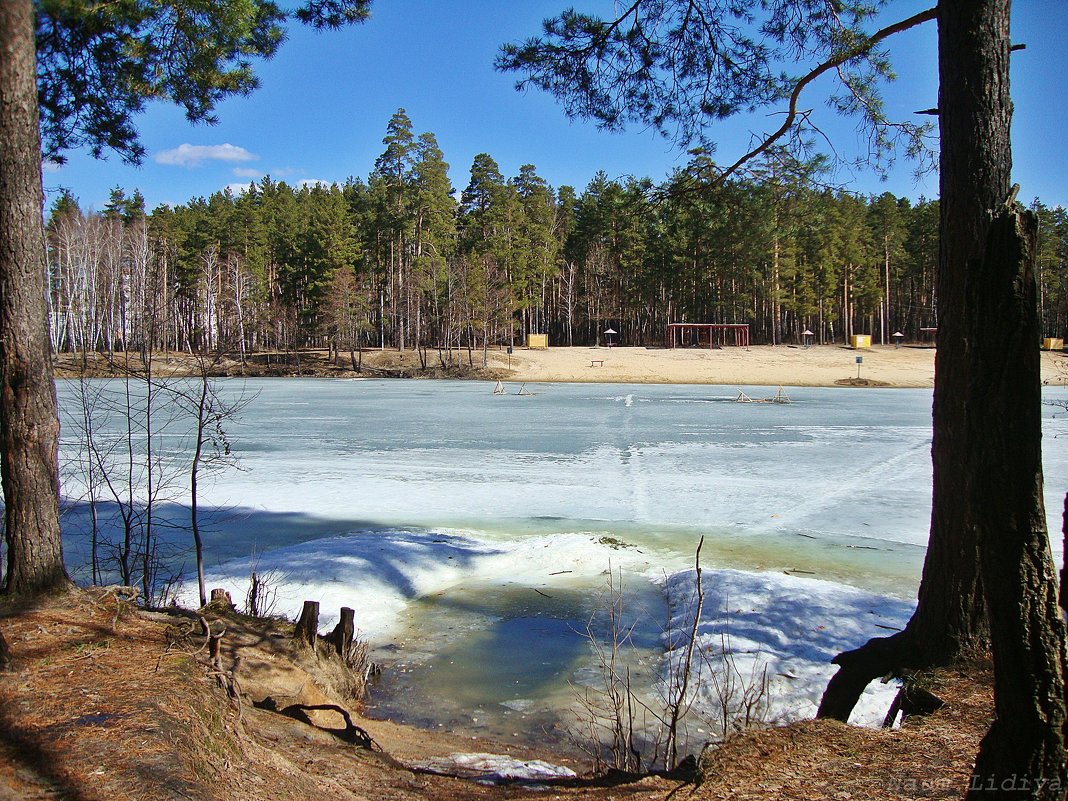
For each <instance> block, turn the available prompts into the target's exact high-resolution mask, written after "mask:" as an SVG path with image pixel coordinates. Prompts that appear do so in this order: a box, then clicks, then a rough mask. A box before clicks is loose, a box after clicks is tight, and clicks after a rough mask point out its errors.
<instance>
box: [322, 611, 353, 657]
mask: <svg viewBox="0 0 1068 801" xmlns="http://www.w3.org/2000/svg"><path fill="white" fill-rule="evenodd" d="M355 615H356V613H355V611H354V610H352V609H350V608H349V607H347V606H343V607H341V619H340V620H339V621H338V622H337V625H336V626H334V630H333V631H332V632H330V636H329V637H327V639H328V640H330V642H332V643H333V644H334V650H336V651H337V654H338V656H340V657H341V658H342V659H344V658H345V654H347V653H348V652H349V647H350V646H351V645H352V638H353V635H354V634H355V633H356V627H355V624H354V622H353V620H354V618H355Z"/></svg>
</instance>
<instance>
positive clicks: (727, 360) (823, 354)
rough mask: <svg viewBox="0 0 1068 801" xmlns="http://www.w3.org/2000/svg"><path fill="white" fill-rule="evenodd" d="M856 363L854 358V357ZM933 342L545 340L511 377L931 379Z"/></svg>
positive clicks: (822, 381)
mask: <svg viewBox="0 0 1068 801" xmlns="http://www.w3.org/2000/svg"><path fill="white" fill-rule="evenodd" d="M858 356H859V357H862V358H863V360H864V361H863V363H862V364H860V365H858V364H857V363H856V359H857V357H858ZM507 359H508V357H507V355H506V354H499V353H491V354H490V360H491V366H498V367H503V368H507ZM934 359H935V349H934V348H920V347H903V348H894V347H892V346H888V347H879V346H875V347H872V348H867V349H863V350H853V349H851V348H846V347H843V346H840V345H838V346H835V345H821V346H813V347H811V348H798V347H791V346H784V345H780V346H777V347H772V346H767V345H758V346H753V347H751V348H750V349H749V350H746V349H744V348H733V347H730V348H722V349H716V350H708V349H707V348H679V349H653V348H649V349H647V348H604V347H602V348H590V347H586V348H550V349H548V350H528V349H525V348H522V349H516V350H515V352H514V353H513V354H512V357H511V369H512V375H511V376H510V378H511V380H514V381H576V382H584V381H589V382H603V383H668V384H726V385H737V386H749V385H757V386H776V385H780V384H781V385H782V386H794V387H831V386H843V385H845V386H849V385H851V384H856V383H857V382H856V381H855V379H856V378H857V369H858V367H859V369H860V377H861V379H863V380H865V383H866V384H867V385H869V386H888V387H933V386H934V373H935V367H934ZM1066 379H1068V358H1066V357H1065V354H1063V353H1052V352H1048V353H1043V354H1042V380H1043V383H1044V384H1047V385H1062V384H1064V383H1065V381H1066Z"/></svg>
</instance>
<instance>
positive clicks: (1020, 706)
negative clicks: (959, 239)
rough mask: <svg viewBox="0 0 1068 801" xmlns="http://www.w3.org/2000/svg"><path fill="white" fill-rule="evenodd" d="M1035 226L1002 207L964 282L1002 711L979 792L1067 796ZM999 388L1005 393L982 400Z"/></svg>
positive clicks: (977, 771)
mask: <svg viewBox="0 0 1068 801" xmlns="http://www.w3.org/2000/svg"><path fill="white" fill-rule="evenodd" d="M1037 236H1038V220H1037V218H1036V217H1035V215H1034V214H1032V213H1030V212H1025V211H1016V210H1009V209H1005V210H1002V211H1001V212H1000V213H999V215H998V216H997V217H995V219H994V223H993V226H992V228H991V232H990V237H989V240H988V243H987V244H988V246H987V253H986V257H985V258H984V259H983V261H982V262H981V263H979V264H977V265H975V269H974V270H973V271H972V272H971V273H970V275H969V280H968V287H967V294H968V297H969V304H970V305H971V306H972V307H973V308H974V309H975V311H976V316H975V317H974V318H973V320H972V324H971V326H970V331H969V341H970V342H971V343H972V347H974V348H976V349H977V350H979V351H983V352H985V353H986V354H987V356H986V358H984V359H981V360H979V361H978V363H977V364H976V368H975V369H974V371H973V372H972V375H971V383H970V386H969V391H968V395H967V398H968V400H969V402H970V404H971V406H972V414H971V418H970V420H969V425H970V426H971V427H972V429H973V435H974V437H975V440H976V442H977V445H978V447H977V448H976V453H975V456H974V459H973V462H972V464H973V465H974V468H973V469H970V470H969V471H968V477H969V480H970V482H971V485H972V486H971V489H970V493H969V494H970V496H971V497H973V498H978V497H984V498H987V499H988V502H987V504H986V506H985V509H984V511H985V514H984V516H983V517H982V518H978V519H977V520H976V532H977V536H978V542H979V549H980V553H981V554H982V574H983V586H984V587H985V589H986V602H987V609H988V610H989V614H990V635H991V645H992V651H993V656H994V711H995V715H994V723H993V725H992V726H991V728H990V731H989V732H988V733H987V735H986V737H984V738H983V742H982V745H981V746H980V748H979V755H978V757H977V759H976V764H975V768H974V771H973V775H972V783H971V787H970V788H969V793H968V798H972V799H976V798H987V797H991V796H995V797H1006V798H1010V797H1011V798H1043V799H1045V798H1049V799H1053V798H1062V797H1063V795H1064V789H1065V788H1066V787H1068V784H1066V778H1068V776H1066V774H1065V770H1064V759H1065V753H1064V749H1065V722H1066V712H1065V696H1064V693H1065V686H1064V679H1065V661H1066V655H1065V630H1064V620H1063V619H1062V617H1061V614H1060V608H1059V604H1058V598H1057V589H1058V587H1057V578H1056V568H1055V567H1054V564H1053V557H1052V555H1051V554H1050V549H1049V537H1048V535H1047V532H1046V514H1045V509H1044V505H1043V501H1042V447H1041V446H1042V414H1041V404H1042V390H1041V386H1040V383H1039V381H1038V374H1039V355H1040V354H1039V351H1038V342H1039V338H1040V333H1041V327H1040V324H1039V320H1038V304H1037V287H1036V281H1035V276H1034V255H1035V244H1036V240H1037ZM992 389H994V390H998V391H996V393H995V394H996V396H997V397H1001V398H1004V400H1003V401H1002V402H1000V403H983V402H981V400H980V399H981V398H983V397H984V396H985V395H987V394H988V393H990V391H991V390H992ZM1025 785H1026V786H1025Z"/></svg>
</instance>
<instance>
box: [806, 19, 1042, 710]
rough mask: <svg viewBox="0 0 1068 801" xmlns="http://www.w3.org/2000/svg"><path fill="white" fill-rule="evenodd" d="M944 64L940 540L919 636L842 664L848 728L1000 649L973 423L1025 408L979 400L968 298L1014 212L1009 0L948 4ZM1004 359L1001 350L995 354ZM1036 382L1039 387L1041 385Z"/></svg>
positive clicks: (840, 699) (884, 641)
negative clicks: (974, 490)
mask: <svg viewBox="0 0 1068 801" xmlns="http://www.w3.org/2000/svg"><path fill="white" fill-rule="evenodd" d="M938 62H939V87H940V89H939V126H940V142H941V171H940V193H941V197H940V202H939V213H940V220H939V231H940V238H939V256H938V260H939V262H938V274H937V278H936V287H937V298H938V350H937V351H936V354H935V388H934V405H933V410H932V412H933V413H932V419H933V438H932V444H931V460H932V468H933V470H932V472H933V492H932V499H931V535H930V539H929V541H928V545H927V555H926V558H925V561H924V565H923V578H922V580H921V582H920V590H919V597H918V603H917V605H916V612H915V613H914V614H913V616H912V619H911V620H910V621H909V624H908V626H906V628H905V630H904V631H903V632H901V633H899V634H896V635H894V636H892V637H880V638H875V639H873V640H871V641H870V642H869V643H868V644H866V645H864V646H862V647H861V648H858V649H857V650H855V651H848V652H846V653H843V654H839V655H838V656H837V657H835V659H834V662H835V664H838V665H840V666H841V668H840V670H839V671H838V673H837V674H836V675H835V676H834V678H833V679H831V682H830V684H828V686H827V691H826V692H825V693H824V696H823V700H822V702H821V704H820V709H819V712H818V713H817V714H818V716H820V717H833V718H837V719H839V720H846V719H847V718H848V717H849V713H850V712H851V711H852V709H853V707H854V706H855V705H856V702H857V699H858V698H859V697H860V693H861V692H863V690H864V688H865V687H866V686H867V685H868V683H869V682H871V681H872V680H874V679H876V678H878V677H880V676H885V675H887V674H888V673H900V672H901V671H902V670H905V669H909V668H925V667H931V666H933V665H940V664H948V663H950V662H952V661H954V660H955V659H957V658H959V657H961V656H962V655H965V654H967V653H969V652H971V651H975V650H979V649H982V648H985V647H986V646H987V645H988V644H989V629H988V624H987V613H986V605H985V597H984V595H983V591H982V582H981V580H980V561H981V560H980V554H979V543H978V540H977V535H976V529H975V525H974V521H975V520H982V519H984V518H985V517H986V516H987V507H988V505H989V504H990V503H992V502H993V501H994V500H995V499H993V498H990V497H982V496H978V497H973V496H970V495H969V485H968V476H969V474H970V473H971V471H973V470H974V469H975V464H976V463H975V454H976V450H977V448H978V447H980V446H981V442H979V441H977V439H978V440H981V439H982V437H983V434H984V432H983V431H982V430H980V429H976V428H974V427H970V426H969V415H970V414H972V413H973V412H974V413H978V414H982V410H981V409H980V408H977V406H978V407H983V406H989V407H991V408H994V409H1001V410H1004V409H1008V408H1011V403H1012V402H1013V399H1012V396H1011V394H1010V395H1006V394H1005V393H1006V392H1009V393H1011V392H1012V389H1011V387H1006V385H1004V384H1003V383H999V384H998V386H996V387H990V388H988V392H987V393H986V394H985V395H982V396H980V397H977V398H972V399H971V400H970V401H969V399H968V398H967V390H968V386H969V382H970V376H971V374H972V372H973V370H974V369H975V368H976V365H977V364H979V362H980V361H981V360H982V359H984V358H986V357H988V356H992V355H993V354H990V353H986V352H984V351H981V350H979V349H976V348H972V347H969V342H968V339H967V336H966V327H967V325H968V322H969V321H970V320H972V319H975V315H976V310H975V309H974V308H972V307H971V306H970V304H971V303H973V302H974V299H972V298H968V297H967V296H966V295H965V289H964V287H965V283H966V280H967V276H968V273H969V271H970V270H971V269H973V266H974V265H975V264H978V263H979V262H980V261H981V260H982V258H983V249H984V244H985V243H986V241H987V234H988V231H989V228H990V221H991V217H992V211H993V210H994V209H1000V208H1003V207H1004V206H1005V202H1006V200H1007V198H1008V196H1009V188H1010V173H1011V169H1012V149H1011V146H1010V142H1009V125H1010V122H1011V120H1012V101H1011V99H1010V97H1009V3H1008V0H943V2H941V3H940V4H939V16H938ZM981 322H987V321H981ZM1003 347H1005V345H1004V344H1003V343H998V344H997V345H996V347H995V350H996V349H997V348H1003ZM1035 347H1037V344H1036V345H1035ZM1034 381H1035V384H1036V386H1037V383H1038V374H1037V373H1036V374H1035V377H1034ZM976 435H978V437H977V436H976Z"/></svg>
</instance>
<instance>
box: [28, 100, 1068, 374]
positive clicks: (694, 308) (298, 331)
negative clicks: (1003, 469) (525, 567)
mask: <svg viewBox="0 0 1068 801" xmlns="http://www.w3.org/2000/svg"><path fill="white" fill-rule="evenodd" d="M383 142H384V144H385V151H384V152H383V153H382V155H381V156H380V157H379V158H378V160H377V161H376V163H375V168H374V170H373V171H372V173H371V174H370V176H369V177H368V178H367V180H366V182H365V181H363V180H360V179H358V178H353V179H349V181H348V182H346V183H345V184H344V185H343V186H339V185H333V186H321V185H313V186H303V187H299V188H298V187H292V186H288V185H287V184H285V183H282V182H276V181H272V180H271V179H270V178H265V179H263V180H262V181H261V182H259V183H258V184H252V185H250V186H249V188H248V190H247V191H246V192H244V193H238V194H234V193H231V192H229V191H227V192H219V193H216V194H214V195H212V196H211V197H209V198H207V199H204V198H197V199H195V200H192V201H190V202H189V203H187V204H185V205H182V206H178V207H165V206H162V207H160V208H157V209H156V210H155V211H153V212H151V213H150V214H146V210H145V207H144V200H143V198H142V197H141V196H140V194H139V193H136V192H135V193H134V194H133V195H132V196H130V197H127V195H126V193H125V192H124V191H122V190H120V189H116V190H114V191H113V192H112V195H111V200H110V202H109V203H108V204H107V205H106V206H105V207H104V209H103V210H102V211H100V212H98V213H97V212H93V213H88V212H86V211H85V210H83V209H81V208H79V205H78V203H77V201H76V200H75V199H74V198H73V197H71V196H70V195H63V196H61V197H60V198H59V199H58V200H57V201H56V202H55V203H54V204H53V206H52V208H51V211H50V217H49V223H48V243H49V271H50V288H51V292H50V299H51V312H52V342H53V345H54V347H55V349H56V350H57V351H60V350H72V351H77V350H83V349H87V350H98V351H108V352H113V351H122V350H142V349H145V348H150V349H177V350H193V351H227V352H231V353H240V354H242V355H244V354H247V353H249V352H254V351H257V350H265V349H271V350H279V349H290V348H301V347H308V346H315V347H333V348H336V349H337V350H341V351H348V350H354V349H358V348H362V347H379V346H381V347H390V348H400V349H414V348H417V347H419V348H423V347H467V348H484V347H487V346H495V345H501V344H509V343H511V342H513V341H514V342H524V341H525V336H526V334H528V333H547V334H548V335H549V337H550V341H551V342H552V343H553V344H563V345H568V344H575V345H584V344H592V343H595V342H598V341H600V339H603V337H601V334H600V332H602V331H604V330H605V329H606V328H608V327H611V328H613V329H615V330H616V331H617V332H619V337H618V341H620V342H621V343H623V344H628V345H647V344H658V343H660V342H662V341H663V337H664V330H665V325H666V324H667V323H669V322H702V323H748V324H749V325H750V329H751V334H752V338H753V341H754V342H758V343H761V342H762V343H783V342H798V341H800V340H801V338H802V337H801V334H802V332H803V331H804V330H805V329H808V330H810V331H812V332H813V333H814V338H815V340H816V341H817V342H825V343H826V342H841V341H846V340H847V339H848V337H849V336H850V335H851V334H854V333H863V334H871V335H872V340H873V342H876V343H879V342H889V341H892V340H891V337H892V335H893V334H894V333H895V332H898V331H900V332H901V333H902V334H904V336H905V338H906V339H908V340H916V339H920V338H921V332H920V329H921V328H934V327H937V325H938V319H937V316H936V312H935V300H936V299H935V294H934V292H935V290H934V286H935V284H934V275H935V269H936V265H937V260H938V204H937V201H926V200H922V199H921V200H920V201H919V202H917V203H916V204H912V203H911V202H910V201H908V200H906V199H900V198H896V197H894V196H893V195H891V194H889V193H886V194H883V195H880V196H878V197H872V198H860V197H856V196H854V195H851V194H848V193H844V192H841V191H833V190H830V189H818V188H813V184H812V182H811V181H807V180H803V179H800V178H797V177H796V174H795V175H791V176H787V177H783V175H782V173H781V172H778V171H777V170H776V169H775V167H774V166H773V165H770V164H765V165H763V167H762V169H759V170H757V171H754V172H752V173H750V174H748V175H747V176H746V177H744V178H739V179H737V180H732V181H729V182H728V183H726V184H725V185H723V186H721V187H719V188H716V189H710V188H708V187H707V186H706V185H703V184H702V183H701V182H700V180H699V179H698V178H697V177H695V176H698V175H699V174H700V172H701V170H702V168H703V167H707V161H705V160H704V157H702V156H697V157H696V158H695V160H694V162H693V163H692V164H691V165H689V166H688V167H687V168H686V169H684V170H680V171H679V172H678V173H677V174H676V175H675V176H673V177H672V178H671V179H670V180H668V181H667V182H665V183H663V184H660V185H654V184H653V183H652V182H650V181H648V180H635V179H625V180H622V181H620V180H611V179H609V178H608V177H606V176H605V175H604V174H598V175H597V176H595V177H594V179H593V180H592V181H591V182H590V184H589V185H588V186H587V187H586V188H585V190H584V191H583V192H582V194H581V195H580V194H577V193H576V191H575V190H574V189H573V188H571V187H569V186H563V187H560V188H559V189H557V190H554V189H553V188H552V187H550V186H548V185H547V184H546V182H545V181H544V180H543V179H542V178H540V177H539V176H538V174H537V172H536V170H535V168H534V167H533V166H530V165H527V166H524V167H521V168H520V171H519V175H518V176H516V177H514V178H511V179H507V180H506V179H505V178H504V177H503V176H502V175H501V172H500V170H499V168H498V166H497V164H496V162H495V161H494V160H493V159H492V158H491V157H490V156H489V155H486V154H480V155H478V156H476V157H475V159H474V163H473V165H472V167H471V173H470V182H469V183H468V185H467V187H466V188H465V189H464V190H463V192H462V193H461V195H460V197H459V199H458V200H457V198H456V193H455V191H454V189H453V187H452V185H451V184H450V181H449V178H448V165H447V164H446V163H445V161H444V157H443V154H442V152H441V150H440V148H439V147H438V145H437V141H436V139H435V137H434V135H433V134H430V133H425V134H422V135H419V136H416V135H414V134H413V132H412V127H411V123H410V121H409V120H408V118H407V116H406V115H405V114H404V112H403V110H401V111H398V113H397V114H395V115H394V116H393V118H392V119H391V120H390V122H389V125H388V127H387V135H386V137H385V139H384V140H383ZM1034 209H1035V211H1036V212H1037V213H1038V215H1039V217H1040V253H1039V270H1040V273H1039V275H1040V284H1041V313H1042V321H1043V331H1044V333H1045V335H1047V336H1063V335H1064V333H1065V330H1066V327H1068V215H1066V212H1065V210H1064V209H1063V208H1060V207H1058V208H1055V209H1049V208H1047V207H1045V206H1043V205H1042V204H1041V203H1038V202H1037V201H1036V203H1035V204H1034Z"/></svg>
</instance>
